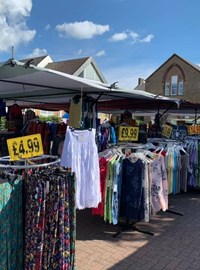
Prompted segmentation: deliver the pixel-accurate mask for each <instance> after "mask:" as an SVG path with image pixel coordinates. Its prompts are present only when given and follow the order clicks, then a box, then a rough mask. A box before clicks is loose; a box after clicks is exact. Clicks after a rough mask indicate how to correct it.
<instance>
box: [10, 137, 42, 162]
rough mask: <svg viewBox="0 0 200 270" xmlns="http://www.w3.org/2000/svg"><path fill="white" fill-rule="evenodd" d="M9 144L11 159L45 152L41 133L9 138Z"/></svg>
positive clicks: (30, 156)
mask: <svg viewBox="0 0 200 270" xmlns="http://www.w3.org/2000/svg"><path fill="white" fill-rule="evenodd" d="M7 145H8V152H9V156H10V159H11V160H20V159H25V158H32V157H36V156H40V155H43V154H44V151H43V146H42V139H41V135H40V134H35V135H30V136H23V137H19V138H13V139H8V140H7Z"/></svg>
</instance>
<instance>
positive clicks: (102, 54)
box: [95, 50, 106, 57]
mask: <svg viewBox="0 0 200 270" xmlns="http://www.w3.org/2000/svg"><path fill="white" fill-rule="evenodd" d="M104 55H106V52H105V51H104V50H101V51H99V52H97V53H96V55H95V56H97V57H101V56H104Z"/></svg>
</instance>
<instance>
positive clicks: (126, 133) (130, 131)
mask: <svg viewBox="0 0 200 270" xmlns="http://www.w3.org/2000/svg"><path fill="white" fill-rule="evenodd" d="M138 136H139V128H138V127H126V126H121V127H119V133H118V140H119V141H138Z"/></svg>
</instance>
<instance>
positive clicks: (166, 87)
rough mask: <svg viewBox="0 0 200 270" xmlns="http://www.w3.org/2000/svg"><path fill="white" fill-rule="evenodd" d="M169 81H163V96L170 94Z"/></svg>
mask: <svg viewBox="0 0 200 270" xmlns="http://www.w3.org/2000/svg"><path fill="white" fill-rule="evenodd" d="M169 90H170V83H165V96H169V95H170V91H169Z"/></svg>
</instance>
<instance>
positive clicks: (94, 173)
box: [61, 127, 101, 209]
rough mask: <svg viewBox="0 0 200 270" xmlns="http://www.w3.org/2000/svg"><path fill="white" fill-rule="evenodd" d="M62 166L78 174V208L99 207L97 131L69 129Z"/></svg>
mask: <svg viewBox="0 0 200 270" xmlns="http://www.w3.org/2000/svg"><path fill="white" fill-rule="evenodd" d="M61 166H63V167H69V168H71V169H72V172H74V173H75V174H76V208H78V209H84V208H91V207H97V206H98V204H99V202H101V192H100V173H99V158H98V151H97V146H96V142H95V129H92V130H91V131H90V130H76V129H75V130H73V131H72V129H70V128H69V127H68V128H67V130H66V136H65V142H64V146H63V151H62V156H61Z"/></svg>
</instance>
